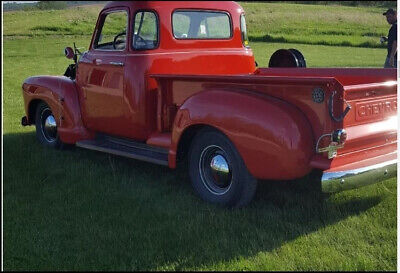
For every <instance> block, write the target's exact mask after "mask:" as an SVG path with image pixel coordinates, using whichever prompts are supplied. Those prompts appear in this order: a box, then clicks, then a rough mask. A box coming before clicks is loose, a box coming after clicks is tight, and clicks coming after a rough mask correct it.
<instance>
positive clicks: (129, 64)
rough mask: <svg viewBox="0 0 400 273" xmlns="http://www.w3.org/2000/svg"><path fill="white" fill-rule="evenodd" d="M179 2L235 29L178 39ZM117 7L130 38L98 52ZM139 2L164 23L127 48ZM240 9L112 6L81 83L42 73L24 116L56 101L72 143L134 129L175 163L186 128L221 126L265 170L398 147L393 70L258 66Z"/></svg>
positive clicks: (328, 164) (134, 135)
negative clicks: (326, 142)
mask: <svg viewBox="0 0 400 273" xmlns="http://www.w3.org/2000/svg"><path fill="white" fill-rule="evenodd" d="M176 9H203V10H219V11H225V12H227V13H228V14H229V16H230V18H231V24H232V31H233V35H232V37H231V38H229V39H218V40H179V39H175V38H174V36H173V34H172V22H171V18H172V16H171V14H172V13H173V11H174V10H176ZM115 10H125V11H127V12H128V14H129V24H128V29H127V33H128V35H127V41H129V44H128V46H127V47H126V49H125V50H123V51H104V50H97V49H94V48H93V40H94V37H95V35H96V33H97V29H98V28H99V27H100V24H101V22H102V18H103V17H104V16H105V14H107V12H110V11H115ZM138 10H151V11H154V12H156V13H157V17H158V22H159V27H160V30H159V45H158V47H157V48H155V49H152V50H134V49H132V47H131V46H130V43H131V42H130V41H131V40H132V35H131V33H132V23H133V17H134V14H135V13H136V12H137V11H138ZM243 12H244V11H243V9H242V8H241V7H240V6H239V5H238V4H236V3H234V2H218V1H209V2H200V1H199V2H191V1H187V2H178V1H177V2H168V1H167V2H163V1H154V2H151V1H149V2H146V1H132V2H111V3H107V4H106V6H105V7H104V9H103V10H102V12H101V13H100V15H99V19H98V22H97V25H96V30H95V32H94V34H93V38H92V42H91V44H90V46H89V50H88V51H87V52H85V53H84V54H83V55H82V56H81V58H80V59H79V62H78V67H77V75H76V80H70V79H69V78H66V77H51V76H42V77H32V78H29V79H27V80H26V81H25V84H24V87H23V89H24V92H23V94H24V100H25V111H26V113H27V116H29V107H30V105H31V102H32V101H33V100H36V99H39V100H44V101H46V102H47V103H48V104H49V105H50V107H51V108H52V109H53V112H54V115H55V117H56V119H57V125H58V127H59V130H58V131H59V133H60V137H61V140H62V141H63V142H67V143H75V142H77V141H79V140H83V139H90V138H93V137H94V134H95V133H98V132H101V133H107V134H111V135H115V136H120V137H126V138H130V139H133V140H136V141H142V142H146V143H147V144H148V145H152V146H157V147H163V148H167V149H169V166H170V167H171V168H174V167H175V166H176V157H177V156H176V155H177V149H178V147H179V143H180V140H181V138H182V135H183V133H184V132H185V131H186V130H188V129H190V128H192V126H198V125H207V126H213V127H215V128H217V129H219V130H220V131H221V132H223V133H224V134H225V135H226V136H227V137H228V138H229V139H230V140H231V141H232V142H233V144H234V145H235V146H236V148H237V149H238V151H239V153H240V154H241V156H242V157H243V159H244V162H245V164H246V166H247V168H248V169H249V171H250V172H251V173H252V174H253V175H254V176H255V177H256V178H264V179H293V178H298V177H301V176H303V175H305V174H307V173H308V172H310V170H311V169H312V168H318V169H323V170H327V169H340V168H341V167H343V166H352V164H355V163H354V162H357V161H360V160H361V159H366V158H367V159H368V158H371V162H372V161H373V162H375V163H376V161H379V160H383V159H384V158H387V157H393V156H394V154H395V149H396V147H397V140H396V138H397V127H396V125H397V121H396V119H395V116H396V115H397V97H396V88H397V83H396V82H395V81H396V70H395V69H364V68H355V69H343V68H324V69H322V68H318V69H309V68H260V69H256V67H255V62H254V56H253V53H252V51H251V49H250V48H246V47H244V46H243V44H242V39H241V31H240V15H241V14H242V13H243ZM113 62H114V63H115V62H117V63H123V64H124V65H123V66H115V65H112V63H113ZM317 87H318V88H322V89H323V90H324V93H325V100H324V101H323V102H322V103H316V102H313V100H312V91H313V90H314V89H315V88H317ZM334 91H335V92H336V96H335V97H334V99H333V101H334V108H333V112H334V114H335V116H339V115H340V114H341V113H342V112H343V110H344V109H345V107H346V103H345V100H346V101H347V103H348V104H349V105H351V107H352V109H351V110H350V112H349V113H348V115H347V116H346V117H345V118H344V120H343V121H340V122H336V121H334V120H332V118H331V117H330V116H329V114H328V106H329V105H328V101H329V97H330V96H331V95H332V94H333V92H334ZM62 99H63V100H64V101H62ZM29 122H32V121H29ZM395 123H396V124H395ZM343 128H344V129H346V130H347V133H348V138H347V141H346V144H345V146H344V148H342V149H340V150H338V156H337V157H336V158H334V159H333V160H332V159H327V155H326V154H316V152H315V145H316V142H317V140H318V138H319V137H320V136H321V135H323V134H327V133H331V132H332V131H334V130H336V129H343ZM372 158H373V159H372ZM363 162H364V163H365V162H369V161H363ZM343 168H344V167H343Z"/></svg>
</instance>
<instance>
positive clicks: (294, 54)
mask: <svg viewBox="0 0 400 273" xmlns="http://www.w3.org/2000/svg"><path fill="white" fill-rule="evenodd" d="M268 67H307V64H306V59H305V58H304V56H303V54H301V52H300V51H298V50H297V49H294V48H290V49H279V50H277V51H275V52H274V54H272V56H271V58H270V59H269V65H268Z"/></svg>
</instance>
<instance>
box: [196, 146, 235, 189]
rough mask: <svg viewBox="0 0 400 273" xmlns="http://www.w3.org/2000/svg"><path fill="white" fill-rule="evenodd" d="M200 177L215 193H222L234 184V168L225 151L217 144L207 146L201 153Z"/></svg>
mask: <svg viewBox="0 0 400 273" xmlns="http://www.w3.org/2000/svg"><path fill="white" fill-rule="evenodd" d="M199 170H200V178H201V181H202V183H203V184H204V186H205V187H206V188H207V189H208V190H209V191H210V192H212V193H213V194H216V195H222V194H224V193H226V192H227V191H229V189H230V187H231V185H232V168H231V164H230V162H229V158H228V156H227V154H226V153H225V151H224V150H223V149H222V148H221V147H219V146H216V145H211V146H208V147H206V148H205V149H204V150H203V152H202V153H201V155H200V161H199Z"/></svg>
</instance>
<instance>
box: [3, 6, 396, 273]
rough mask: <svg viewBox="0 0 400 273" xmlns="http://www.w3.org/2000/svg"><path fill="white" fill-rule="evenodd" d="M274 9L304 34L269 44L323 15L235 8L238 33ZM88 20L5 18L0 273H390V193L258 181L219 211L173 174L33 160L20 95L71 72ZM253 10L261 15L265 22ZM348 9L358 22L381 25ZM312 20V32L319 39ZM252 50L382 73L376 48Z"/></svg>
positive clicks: (385, 185) (95, 158)
mask: <svg viewBox="0 0 400 273" xmlns="http://www.w3.org/2000/svg"><path fill="white" fill-rule="evenodd" d="M279 5H281V9H280V10H281V15H282V16H286V15H285V14H286V13H285V11H286V12H288V13H293V12H294V11H295V10H297V9H300V8H301V9H302V12H301V14H302V16H301V18H297V19H296V20H298V19H299V20H300V19H301V20H300V21H301V22H302V23H301V24H304V25H303V26H304V29H302V25H299V23H298V22H297V21H296V22H295V21H294V20H291V19H290V18H291V16H288V21H287V22H286V23H285V26H283V25H281V24H280V23H279V22H277V23H276V24H275V27H276V32H275V33H276V34H277V35H284V36H285V34H284V33H283V34H280V32H279V28H278V26H281V27H282V28H283V27H285V29H287V30H288V31H289V32H290V31H291V30H290V29H296V30H298V31H300V32H301V31H308V30H306V29H308V28H310V29H312V28H313V27H315V26H314V25H315V24H314V23H312V22H314V21H313V20H316V19H315V17H314V16H313V14H314V12H310V14H309V17H310V18H308V17H303V15H304V14H305V13H307V12H308V8H309V9H310V10H313V9H321V12H323V11H324V10H325V8H323V7H321V6H318V7H316V6H313V5H306V6H305V5H298V6H297V5H292V4H259V3H245V4H243V6H244V8H245V10H246V12H247V14H248V16H247V19H248V20H250V19H251V18H252V16H253V18H258V16H259V17H264V16H265V18H267V17H268V18H275V19H274V20H277V21H279V20H281V19H280V17H279V16H276V17H274V16H275V15H274V14H275V13H276V12H279V11H278V10H279V8H278V7H279ZM99 8H100V7H99V6H94V7H89V8H80V9H75V10H67V11H57V12H55V11H54V12H48V13H47V12H46V11H42V12H35V14H28V15H29V16H27V14H26V13H24V12H7V13H5V14H4V35H5V36H4V37H5V40H4V47H3V49H4V60H3V67H4V70H3V86H4V87H3V107H4V108H3V109H4V110H3V111H4V112H3V113H4V115H3V129H4V131H3V140H4V150H3V153H4V155H3V156H4V162H3V168H4V174H3V175H4V181H3V183H4V184H3V186H4V270H80V271H83V270H351V271H353V270H360V271H361V270H396V268H397V254H396V242H397V235H396V234H397V228H396V224H397V220H396V201H397V195H396V192H397V188H396V182H397V180H396V179H389V180H386V181H384V182H382V183H378V184H375V185H371V186H368V187H364V188H360V189H357V190H352V191H347V192H342V193H338V194H334V195H330V196H329V197H327V198H322V197H321V196H320V195H319V194H318V193H317V192H315V190H314V189H313V187H312V186H311V185H309V183H308V182H309V179H308V177H305V178H303V179H300V180H296V181H285V182H275V181H260V183H259V188H258V191H257V194H256V197H255V199H254V201H253V202H252V203H251V204H250V206H248V207H246V208H243V209H240V210H226V209H222V208H217V207H215V206H213V205H209V204H206V203H204V202H203V201H201V200H200V199H199V198H198V197H197V196H196V195H195V194H194V193H193V191H192V189H191V185H190V182H189V177H188V175H187V172H186V169H185V167H184V166H180V167H179V169H178V170H176V171H172V170H169V169H168V168H166V167H159V166H157V165H152V164H148V163H144V162H140V161H136V160H130V159H126V158H121V157H117V156H112V155H108V154H104V153H98V152H94V151H89V150H84V149H79V148H69V149H67V150H64V151H58V150H51V149H46V148H44V147H42V146H40V145H39V144H38V142H37V141H36V139H35V133H34V130H35V128H34V127H22V126H21V125H20V119H21V117H22V116H23V115H24V108H23V100H22V95H21V92H22V91H21V85H22V82H23V80H24V79H25V78H27V77H29V76H32V75H40V74H50V75H60V74H62V73H63V72H64V70H65V68H66V66H67V65H68V64H69V63H70V62H69V60H67V59H66V58H65V57H63V49H64V47H65V46H68V45H69V46H70V45H72V42H73V41H76V42H77V44H78V45H79V46H83V47H86V48H87V46H88V44H89V41H90V36H88V35H87V34H90V32H91V31H92V29H93V27H94V22H95V20H96V18H95V17H96V15H97V12H98V10H99ZM330 8H332V7H326V9H327V10H328V11H327V12H330V13H334V12H335V13H337V14H347V13H348V12H349V10H350V11H351V9H352V8H349V7H334V8H333V9H332V10H329V9H330ZM261 9H265V10H267V9H270V10H272V11H273V12H272V13H271V17H269V16H266V15H265V14H261V13H262V12H260V10H261ZM353 9H354V10H355V11H356V12H357V14H359V16H361V17H363V16H364V17H365V18H370V17H369V16H370V15H371V14H372V15H373V14H378V11H379V10H377V9H374V8H353ZM58 12H60V14H58ZM82 14H87V16H86V15H85V16H83V15H82ZM251 14H253V15H251ZM31 15H35V16H33V17H32V16H31ZM372 15H371V16H372ZM378 15H379V14H378ZM304 16H305V15H304ZM331 16H335V15H331ZM341 16H343V20H344V22H343V25H340V27H339V26H338V25H335V24H334V23H329V24H328V23H326V29H335V30H337V31H338V30H339V29H340V28H342V27H343V29H351V30H352V31H354V33H362V31H364V30H363V29H364V28H367V27H366V26H360V25H352V24H351V22H350V21H349V20H350V19H351V18H350V19H349V17H346V16H344V15H341ZM66 17H68V18H71V20H72V22H76V27H77V29H80V28H82V29H85V30H84V31H82V32H79V31H76V32H74V31H67V32H65V33H64V32H63V31H60V32H59V31H57V32H56V31H49V30H44V29H40V28H38V29H37V30H31V28H35V27H40V26H42V27H43V26H47V25H49V26H56V27H60V26H63V25H64V23H62V20H63V18H66ZM74 18H75V19H74ZM76 18H79V19H76ZM324 18H325V17H320V18H319V19H318V20H320V21H323V22H324V23H321V24H322V25H325V19H324ZM329 18H331V17H329ZM329 18H328V19H329ZM373 18H374V19H366V20H367V21H365V22H364V23H363V24H370V25H371V27H370V30H371V31H372V32H373V31H375V32H376V33H378V34H379V35H380V34H384V33H385V32H386V30H387V29H388V26H387V24H385V22H384V21H383V18H381V16H379V17H378V16H376V17H373ZM328 19H326V20H328ZM75 20H79V21H75ZM255 20H258V19H255ZM266 20H267V19H266ZM282 20H283V19H282ZM329 20H330V19H329ZM332 20H334V19H332ZM346 20H348V24H347V23H346V22H347V21H346ZM310 21H312V22H310ZM307 22H309V24H310V25H308V23H307ZM329 22H333V21H329ZM272 25H273V24H272ZM260 26H262V24H260ZM260 26H259V25H258V24H257V22H256V21H254V22H250V23H249V24H248V28H249V34H250V35H253V37H258V36H260V37H263V36H264V35H267V34H268V33H270V35H272V34H273V32H263V30H262V28H261V27H260ZM346 26H348V27H346ZM294 32H295V33H296V32H297V31H294ZM55 33H57V34H60V33H61V34H63V35H54V34H55ZM271 33H272V34H271ZM81 34H84V35H81ZM352 35H353V34H351V33H350V34H349V35H342V36H344V37H343V38H344V39H351V37H352ZM379 35H378V36H379ZM301 36H302V35H299V36H298V37H300V38H301ZM328 36H330V35H328ZM333 36H335V35H333ZM338 36H340V35H338ZM285 37H286V36H285ZM287 37H290V36H287ZM346 37H347V38H346ZM250 45H251V47H252V48H253V51H254V54H255V56H256V60H257V61H258V63H259V65H260V66H266V65H267V64H268V59H269V56H271V54H272V53H273V52H274V51H275V50H277V49H279V48H293V47H294V48H297V49H299V50H301V51H302V52H303V54H304V55H305V57H306V59H307V64H308V66H309V67H381V66H382V64H383V61H384V58H385V55H386V52H385V49H382V48H374V46H372V47H371V48H362V47H345V46H326V45H312V44H297V41H296V43H295V44H290V43H276V42H274V43H272V42H254V41H253V42H251V44H250Z"/></svg>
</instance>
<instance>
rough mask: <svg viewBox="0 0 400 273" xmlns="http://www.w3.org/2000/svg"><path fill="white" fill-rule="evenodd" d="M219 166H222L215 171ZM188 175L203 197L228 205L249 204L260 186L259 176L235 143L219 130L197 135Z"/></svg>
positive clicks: (191, 150) (193, 143) (197, 191)
mask: <svg viewBox="0 0 400 273" xmlns="http://www.w3.org/2000/svg"><path fill="white" fill-rule="evenodd" d="M218 164H219V165H218ZM211 166H214V168H212V167H211ZM217 166H219V167H221V168H220V169H218V170H216V167H217ZM224 168H225V169H224ZM226 169H228V170H229V172H228V171H227V170H226ZM221 170H224V171H221ZM189 175H190V179H191V182H192V186H193V188H194V190H195V191H196V193H197V194H198V195H199V196H200V197H201V198H202V199H203V200H205V201H207V202H210V203H214V204H219V205H222V206H225V207H243V206H245V205H247V204H248V203H249V202H250V201H251V200H252V199H253V197H254V194H255V192H256V188H257V179H255V178H254V177H253V176H252V175H251V174H250V173H249V171H248V170H247V168H246V166H245V164H244V162H243V159H242V158H241V156H240V155H239V153H238V151H237V150H236V148H235V147H234V145H233V144H232V142H231V141H230V140H229V139H228V138H227V137H226V136H225V135H223V134H222V133H220V132H218V131H216V130H210V129H205V130H202V131H200V132H199V133H198V134H197V135H196V136H195V139H194V140H193V142H192V144H191V147H190V151H189Z"/></svg>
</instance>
